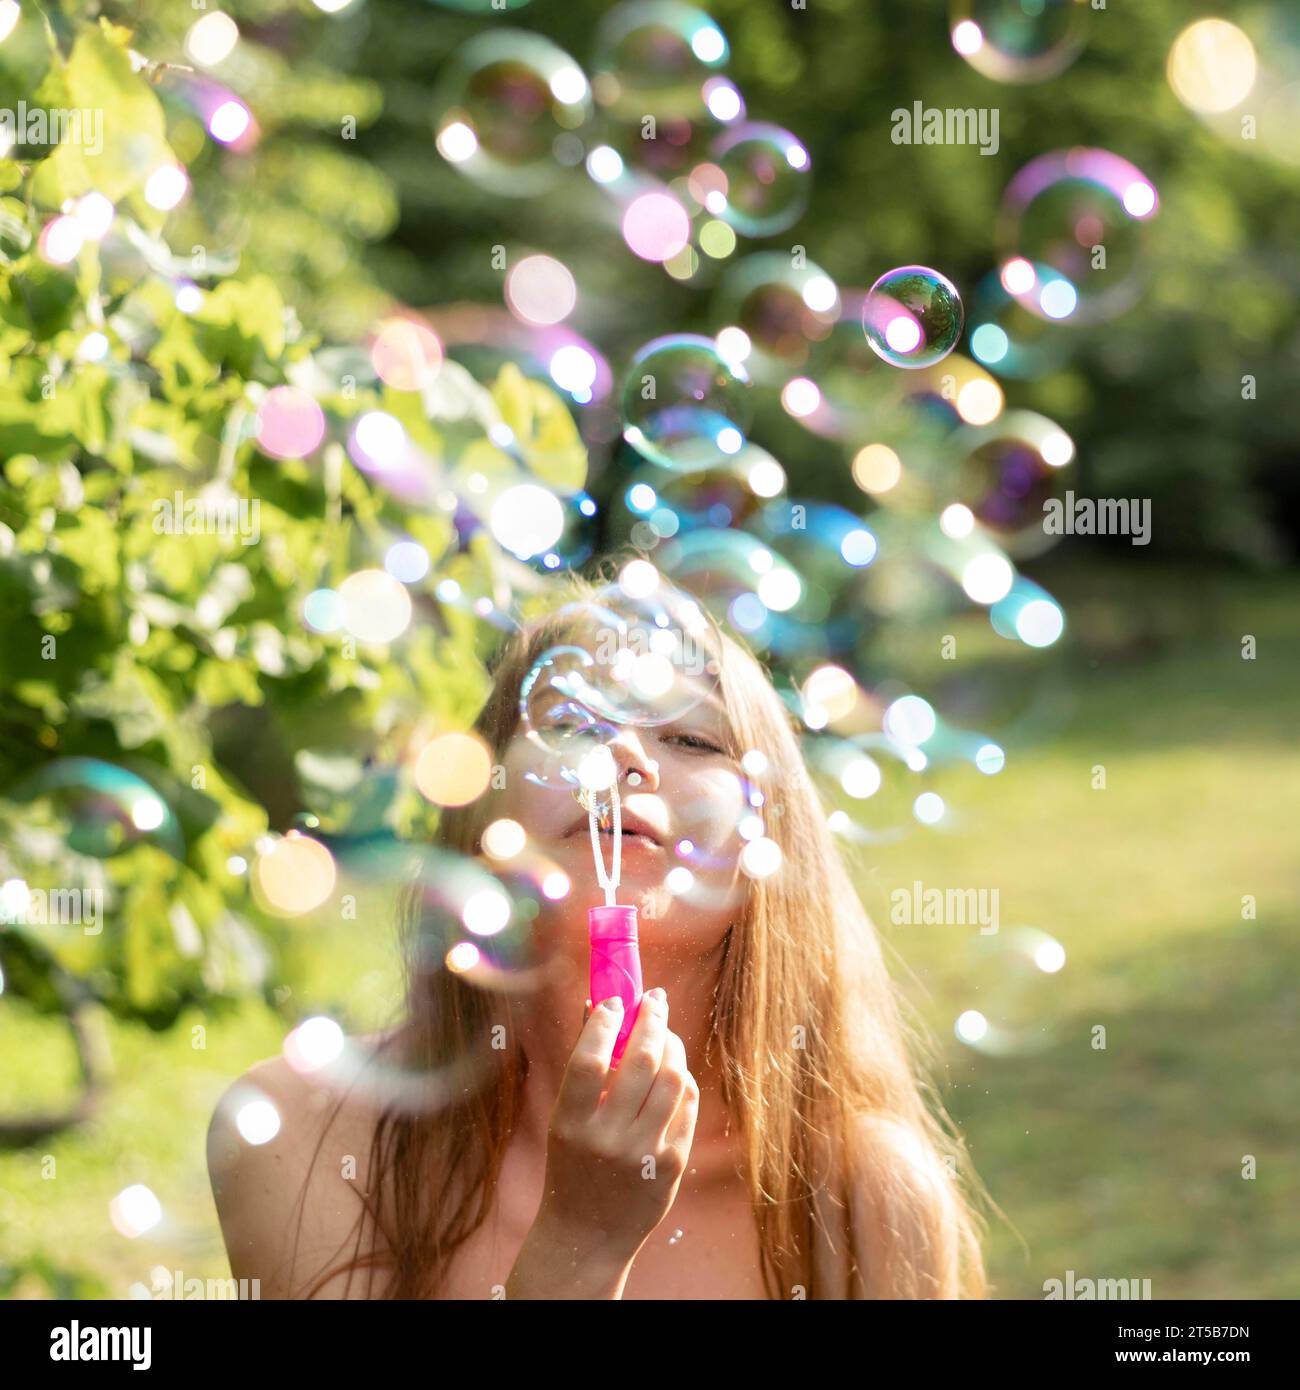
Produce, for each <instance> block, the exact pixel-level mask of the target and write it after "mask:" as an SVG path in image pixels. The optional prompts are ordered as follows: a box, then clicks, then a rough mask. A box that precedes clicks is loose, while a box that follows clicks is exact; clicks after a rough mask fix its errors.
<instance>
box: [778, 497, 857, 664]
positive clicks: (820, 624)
mask: <svg viewBox="0 0 1300 1390" xmlns="http://www.w3.org/2000/svg"><path fill="white" fill-rule="evenodd" d="M753 529H754V532H755V534H756V535H757V536H758V537H759V538H760V539H761V540H763V541H766V542H767V544H768V545H770V546H771V548H772V550H773V552H774V553H775V554H776V555H777V556H778V557H780V558H781V559H783V560H784V561H785V562H786V563H787V564H788V565H789V567H790V569H791V571H793V573H795V574H796V575H798V578H799V592H798V598H797V600H796V601H795V602H794V603H793V604H791V605H790V606H789V607H788V608H784V609H783V610H781V611H778V612H774V613H772V614H771V616H770V617H769V619H768V620H767V623H766V632H765V637H766V641H765V643H764V645H765V646H767V647H769V648H770V649H771V650H773V651H775V652H778V653H780V655H781V656H783V657H785V658H787V659H792V658H796V657H800V658H816V657H819V656H822V655H839V654H843V653H846V652H850V651H852V650H853V648H854V647H855V646H856V644H857V642H858V641H859V640H860V638H861V636H862V634H863V632H864V630H865V628H866V627H867V626H869V625H870V617H871V615H870V613H869V611H868V610H867V608H866V607H865V605H864V603H863V602H862V600H861V597H860V593H859V587H860V586H859V580H860V577H861V574H862V572H863V571H865V570H866V569H867V568H868V567H869V566H870V565H871V564H873V563H874V561H875V559H876V556H877V554H878V552H879V542H878V540H877V537H876V535H875V534H874V532H873V531H872V530H871V528H870V527H869V526H868V525H867V524H866V523H865V522H864V521H863V520H862V519H861V518H860V517H858V516H856V515H854V514H853V513H852V512H850V511H847V510H845V509H844V508H843V507H837V506H835V505H833V504H831V503H825V502H812V501H807V502H800V503H798V504H792V503H790V502H788V501H784V500H782V501H779V502H772V503H770V504H769V505H768V506H767V507H765V508H764V509H763V511H762V512H761V513H760V514H759V515H758V517H757V518H756V522H755V525H754V528H753ZM758 592H760V594H761V593H762V592H763V591H762V589H761V588H760V589H759V590H758Z"/></svg>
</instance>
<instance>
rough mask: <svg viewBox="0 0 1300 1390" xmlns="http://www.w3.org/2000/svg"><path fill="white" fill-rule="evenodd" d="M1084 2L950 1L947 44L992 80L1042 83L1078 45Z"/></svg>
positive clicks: (1064, 64) (1068, 59) (1063, 66)
mask: <svg viewBox="0 0 1300 1390" xmlns="http://www.w3.org/2000/svg"><path fill="white" fill-rule="evenodd" d="M1087 3H1088V0H952V10H951V16H952V17H951V21H950V23H949V32H950V33H951V35H952V46H953V47H954V48H955V49H956V50H957V52H958V53H960V54H961V56H962V57H963V58H965V59H966V61H967V62H968V63H969V64H970V65H971V67H973V68H974V69H975V71H976V72H978V73H981V74H982V75H983V76H985V77H990V78H992V79H993V80H994V81H995V82H1043V81H1045V80H1046V79H1047V78H1049V77H1055V76H1056V74H1057V73H1060V72H1064V71H1065V69H1066V68H1068V67H1069V66H1070V64H1071V63H1073V62H1074V60H1075V59H1076V58H1077V57H1078V56H1079V53H1080V51H1081V50H1082V48H1083V43H1084V39H1083V16H1084V13H1085V10H1086V7H1087Z"/></svg>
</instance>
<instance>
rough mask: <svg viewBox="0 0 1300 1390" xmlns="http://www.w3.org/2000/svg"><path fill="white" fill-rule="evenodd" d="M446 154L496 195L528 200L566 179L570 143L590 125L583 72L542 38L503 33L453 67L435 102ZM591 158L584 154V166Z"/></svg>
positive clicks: (476, 44) (471, 46) (466, 50)
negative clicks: (562, 157) (561, 177)
mask: <svg viewBox="0 0 1300 1390" xmlns="http://www.w3.org/2000/svg"><path fill="white" fill-rule="evenodd" d="M434 109H435V117H434V126H435V132H436V143H437V146H438V151H439V153H440V154H441V155H442V156H443V158H444V159H446V160H447V161H448V162H449V163H451V164H453V165H454V166H455V167H456V168H457V169H459V170H460V171H461V173H463V174H465V175H466V176H467V177H468V178H471V179H473V180H474V181H475V182H476V183H480V184H482V185H483V186H484V187H486V188H489V189H491V190H492V191H493V192H495V193H501V194H508V195H513V196H519V197H523V196H527V195H529V194H533V193H536V192H538V191H540V190H541V189H543V188H546V187H548V186H549V185H550V184H551V183H553V182H554V181H555V179H556V178H557V177H559V175H561V174H562V173H563V167H564V166H563V162H562V161H561V160H560V159H559V156H560V155H561V154H563V153H564V149H565V144H566V142H569V143H570V144H571V142H572V141H573V140H574V139H575V136H574V134H573V132H574V131H576V130H578V129H579V128H580V127H581V126H582V125H583V123H584V122H585V121H586V119H587V116H588V114H589V112H590V109H591V92H590V88H589V87H588V85H587V79H586V76H585V75H584V73H583V71H582V69H581V68H580V67H579V66H578V65H577V63H575V62H574V60H573V59H572V58H570V57H569V55H568V54H567V53H565V52H564V51H563V50H562V49H560V48H557V47H556V46H555V44H553V43H551V42H550V41H549V40H548V39H544V38H542V37H541V35H539V34H530V33H526V32H524V31H523V30H518V29H498V30H494V31H490V32H486V33H483V34H480V35H478V36H477V37H476V38H473V39H471V40H470V41H469V42H468V43H467V44H466V45H465V46H464V47H463V48H461V49H459V50H458V51H457V53H456V54H455V55H454V56H453V58H452V59H451V63H450V65H449V68H448V71H447V72H446V74H445V75H444V77H443V79H442V82H441V84H440V86H439V89H438V93H437V96H436V97H435V101H434ZM582 154H583V150H582V147H581V145H580V144H579V145H578V147H577V159H578V160H579V161H580V160H581V158H582Z"/></svg>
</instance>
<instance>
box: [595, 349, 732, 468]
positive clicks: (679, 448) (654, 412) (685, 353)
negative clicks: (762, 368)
mask: <svg viewBox="0 0 1300 1390" xmlns="http://www.w3.org/2000/svg"><path fill="white" fill-rule="evenodd" d="M622 400H623V437H624V439H626V440H627V442H628V443H629V444H631V445H632V447H633V448H634V449H636V450H637V452H638V453H640V454H641V455H642V456H643V457H645V458H647V459H649V460H650V461H651V462H652V463H657V464H659V465H661V466H662V467H664V468H671V469H680V470H684V471H690V470H692V469H696V468H709V467H712V466H714V465H716V464H717V463H719V462H720V461H722V460H724V459H726V458H729V457H732V456H734V455H736V454H738V453H739V452H740V451H741V449H742V448H743V447H744V445H745V432H746V430H747V429H748V428H749V419H750V410H751V405H750V392H749V377H748V374H747V373H746V371H745V369H744V368H743V367H742V366H740V365H739V364H738V363H736V362H734V361H730V360H728V359H727V358H726V357H724V356H723V355H722V353H721V352H720V351H719V349H718V345H717V343H716V342H715V341H714V340H713V339H711V338H704V337H701V336H699V335H698V334H693V333H677V334H673V335H671V336H668V337H664V338H656V339H654V341H653V342H650V343H647V344H646V345H645V346H644V347H643V348H642V349H641V350H640V351H639V352H638V353H637V354H636V356H635V357H633V359H632V361H631V363H630V364H629V365H628V369H627V374H626V376H625V377H624V380H623V396H622Z"/></svg>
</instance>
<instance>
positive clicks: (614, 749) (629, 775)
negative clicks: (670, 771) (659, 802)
mask: <svg viewBox="0 0 1300 1390" xmlns="http://www.w3.org/2000/svg"><path fill="white" fill-rule="evenodd" d="M609 751H610V752H611V753H612V754H613V755H614V764H615V766H616V767H617V768H618V780H619V784H620V786H621V787H623V788H626V789H627V790H629V791H638V792H657V791H658V790H659V764H658V763H657V762H656V761H655V760H654V759H653V758H652V757H650V756H649V755H648V754H647V753H646V751H645V745H644V744H643V743H642V742H641V736H640V734H638V733H637V731H636V730H635V729H629V728H625V729H623V730H621V731H620V733H619V736H618V737H617V738H616V739H615V740H614V741H613V743H611V744H610V746H609Z"/></svg>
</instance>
